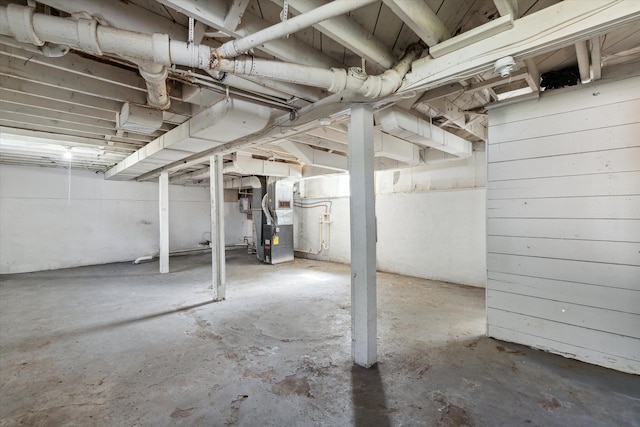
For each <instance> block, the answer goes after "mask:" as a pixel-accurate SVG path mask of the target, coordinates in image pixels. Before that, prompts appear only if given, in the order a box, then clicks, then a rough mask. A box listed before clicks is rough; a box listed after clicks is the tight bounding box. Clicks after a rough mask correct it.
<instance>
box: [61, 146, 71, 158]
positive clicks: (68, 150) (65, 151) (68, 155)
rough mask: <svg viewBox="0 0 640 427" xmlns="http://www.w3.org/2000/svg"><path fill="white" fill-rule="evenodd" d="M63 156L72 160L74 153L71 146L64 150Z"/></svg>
mask: <svg viewBox="0 0 640 427" xmlns="http://www.w3.org/2000/svg"><path fill="white" fill-rule="evenodd" d="M62 157H63V158H64V159H65V160H71V159H72V158H73V153H72V152H71V148H70V147H69V148H67V149H66V150H64V153H62Z"/></svg>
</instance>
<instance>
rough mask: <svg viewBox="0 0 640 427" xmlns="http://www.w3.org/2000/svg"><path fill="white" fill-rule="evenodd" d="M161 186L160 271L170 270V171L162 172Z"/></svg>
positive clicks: (166, 271)
mask: <svg viewBox="0 0 640 427" xmlns="http://www.w3.org/2000/svg"><path fill="white" fill-rule="evenodd" d="M158 183H159V188H160V196H159V201H160V203H159V204H160V273H168V272H169V173H168V172H162V173H161V174H160V179H159V181H158Z"/></svg>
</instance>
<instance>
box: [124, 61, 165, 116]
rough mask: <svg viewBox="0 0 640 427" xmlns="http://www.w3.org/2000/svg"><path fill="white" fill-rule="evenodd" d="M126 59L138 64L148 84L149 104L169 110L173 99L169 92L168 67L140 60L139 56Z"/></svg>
mask: <svg viewBox="0 0 640 427" xmlns="http://www.w3.org/2000/svg"><path fill="white" fill-rule="evenodd" d="M125 59H127V60H129V61H131V62H133V63H134V64H136V65H138V71H139V72H140V75H141V76H142V78H143V79H144V81H145V83H146V85H147V104H149V106H151V107H153V108H157V109H159V110H168V109H169V107H171V99H170V98H169V93H168V92H167V76H168V75H169V72H168V70H167V67H166V66H164V65H162V64H158V63H155V62H148V61H140V60H138V59H137V58H127V57H125Z"/></svg>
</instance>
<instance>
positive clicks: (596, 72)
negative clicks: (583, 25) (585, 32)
mask: <svg viewBox="0 0 640 427" xmlns="http://www.w3.org/2000/svg"><path fill="white" fill-rule="evenodd" d="M601 43H602V36H596V37H594V38H592V39H591V43H590V44H591V70H592V71H593V80H600V78H601V77H602V44H601Z"/></svg>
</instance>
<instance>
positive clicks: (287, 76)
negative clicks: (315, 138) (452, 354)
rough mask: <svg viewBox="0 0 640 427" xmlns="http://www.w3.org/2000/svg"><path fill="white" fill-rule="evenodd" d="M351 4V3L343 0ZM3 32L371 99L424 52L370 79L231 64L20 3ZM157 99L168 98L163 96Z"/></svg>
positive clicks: (5, 16)
mask: <svg viewBox="0 0 640 427" xmlns="http://www.w3.org/2000/svg"><path fill="white" fill-rule="evenodd" d="M362 1H369V0H362ZM345 2H347V1H346V0H345V1H340V3H345ZM333 3H337V1H334V2H333ZM352 8H353V6H352ZM309 13H312V12H309ZM278 25H279V24H278ZM0 34H2V35H8V36H11V37H14V38H15V39H16V40H18V41H21V42H24V43H31V44H35V45H37V46H42V45H43V44H44V43H45V42H51V43H58V44H63V45H67V46H70V47H72V48H74V49H78V50H82V51H84V52H87V53H90V54H94V55H99V56H100V55H103V54H105V53H110V54H114V55H118V56H122V57H126V58H137V60H138V61H142V62H144V63H155V64H159V65H161V66H165V67H167V66H171V65H172V64H177V65H184V66H189V67H198V68H201V69H203V70H217V71H224V72H228V73H231V74H239V75H253V76H259V77H267V78H272V79H275V80H281V81H287V82H291V83H299V84H303V85H307V86H314V87H321V88H325V89H327V90H329V91H331V92H341V91H343V90H350V91H354V92H356V93H359V94H361V95H364V96H365V97H368V98H378V97H384V96H387V95H390V94H392V93H394V92H395V91H397V90H398V88H399V87H400V85H401V84H402V80H403V78H404V76H405V74H406V73H407V72H408V71H409V69H410V68H411V64H412V62H413V61H414V60H416V59H417V58H418V57H419V56H420V54H421V52H422V47H420V46H419V45H414V46H411V47H409V49H408V50H407V53H406V54H405V55H404V57H403V58H402V59H401V60H400V61H399V62H398V64H397V65H396V66H395V67H393V68H392V69H390V70H387V71H385V72H384V73H383V74H381V75H377V76H369V75H367V74H366V73H365V72H364V71H363V70H362V69H360V68H358V67H353V68H350V69H349V70H344V69H336V68H332V69H330V70H327V69H323V68H316V67H309V66H303V65H298V64H290V63H282V62H278V61H270V60H263V59H256V58H252V57H248V56H244V57H240V58H237V59H235V60H229V59H224V58H219V57H217V56H216V55H215V52H216V50H215V49H213V48H210V47H209V46H205V45H194V44H188V43H186V42H182V41H176V40H170V39H169V36H168V35H167V34H159V33H155V34H152V35H149V34H141V33H136V32H133V31H127V30H121V29H118V28H112V27H106V26H104V25H99V24H98V21H96V20H95V19H85V18H82V17H79V18H77V19H74V18H60V17H55V16H49V15H43V14H36V13H34V9H33V8H30V7H25V6H19V5H16V4H10V5H9V6H7V7H0ZM147 77H149V74H147ZM150 84H151V86H152V89H160V85H158V84H157V81H156V80H155V78H152V79H151V82H150ZM164 90H166V87H165V88H164ZM153 97H154V98H160V99H162V96H161V95H158V94H156V95H153ZM158 108H160V107H158Z"/></svg>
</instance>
